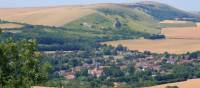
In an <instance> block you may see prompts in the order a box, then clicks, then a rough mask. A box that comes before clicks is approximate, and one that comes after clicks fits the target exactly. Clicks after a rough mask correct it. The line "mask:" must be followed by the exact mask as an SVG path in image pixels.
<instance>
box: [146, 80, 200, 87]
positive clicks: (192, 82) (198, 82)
mask: <svg viewBox="0 0 200 88" xmlns="http://www.w3.org/2000/svg"><path fill="white" fill-rule="evenodd" d="M167 86H178V87H179V88H199V87H200V79H191V80H188V81H183V82H176V83H168V84H163V85H158V86H152V87H148V88H166V87H167Z"/></svg>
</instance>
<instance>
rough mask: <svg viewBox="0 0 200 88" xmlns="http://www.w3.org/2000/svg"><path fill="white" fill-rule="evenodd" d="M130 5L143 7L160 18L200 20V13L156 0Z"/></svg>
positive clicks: (142, 8)
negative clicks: (183, 9) (156, 0)
mask: <svg viewBox="0 0 200 88" xmlns="http://www.w3.org/2000/svg"><path fill="white" fill-rule="evenodd" d="M128 7H131V8H138V9H141V10H143V11H144V12H146V13H148V14H149V15H151V16H153V17H154V18H156V19H158V20H165V19H174V18H196V20H200V15H197V14H193V13H189V12H185V11H182V10H179V9H177V8H174V7H171V6H169V5H166V4H161V3H156V2H141V3H137V4H133V5H128ZM196 20H195V21H196Z"/></svg>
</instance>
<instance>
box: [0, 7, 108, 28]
mask: <svg viewBox="0 0 200 88" xmlns="http://www.w3.org/2000/svg"><path fill="white" fill-rule="evenodd" d="M103 6H109V5H108V4H99V5H87V6H57V7H40V8H1V9H0V19H2V20H6V21H11V22H20V23H28V24H33V25H47V26H62V25H64V24H66V23H68V22H71V21H73V20H76V19H78V18H80V17H82V16H86V15H88V14H91V13H94V12H96V9H95V8H98V7H103Z"/></svg>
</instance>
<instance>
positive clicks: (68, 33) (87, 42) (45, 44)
mask: <svg viewBox="0 0 200 88" xmlns="http://www.w3.org/2000/svg"><path fill="white" fill-rule="evenodd" d="M9 30H11V29H9ZM13 30H19V32H15V33H12V32H3V33H2V35H1V37H0V38H1V39H2V40H5V39H7V38H9V37H13V39H14V40H15V41H17V40H21V39H36V40H37V41H38V43H39V50H40V51H56V50H63V51H68V50H86V49H90V48H92V47H94V46H96V44H97V43H99V42H104V41H111V40H119V39H137V38H141V37H143V38H150V37H151V36H152V35H151V34H149V33H142V32H135V31H132V30H129V29H123V30H112V29H103V30H89V29H88V30H87V29H70V28H62V27H60V28H58V27H47V26H33V25H25V26H24V27H23V28H19V29H13Z"/></svg>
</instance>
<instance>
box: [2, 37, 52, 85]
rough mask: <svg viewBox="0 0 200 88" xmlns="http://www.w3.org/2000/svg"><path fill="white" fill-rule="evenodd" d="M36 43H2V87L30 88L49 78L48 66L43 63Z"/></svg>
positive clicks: (9, 41) (8, 41) (10, 41)
mask: <svg viewBox="0 0 200 88" xmlns="http://www.w3.org/2000/svg"><path fill="white" fill-rule="evenodd" d="M36 50H37V47H36V43H35V42H34V41H20V42H13V41H12V40H7V41H4V42H1V43H0V87H1V88H30V86H33V85H38V84H40V83H42V82H43V81H44V80H45V79H47V77H48V74H47V73H48V67H49V65H48V64H44V63H41V55H40V53H39V52H36Z"/></svg>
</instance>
